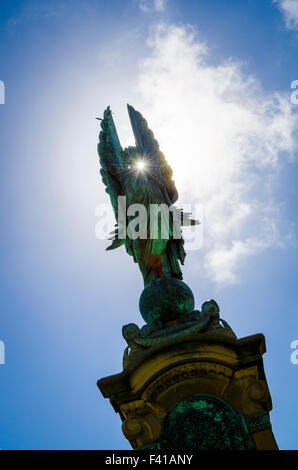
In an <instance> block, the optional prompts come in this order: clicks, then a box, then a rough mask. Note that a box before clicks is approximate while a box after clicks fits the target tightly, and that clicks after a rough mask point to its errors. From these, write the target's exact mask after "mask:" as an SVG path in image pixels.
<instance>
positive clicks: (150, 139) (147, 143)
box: [127, 104, 178, 204]
mask: <svg viewBox="0 0 298 470" xmlns="http://www.w3.org/2000/svg"><path fill="white" fill-rule="evenodd" d="M127 109H128V114H129V118H130V122H131V127H132V130H133V133H134V137H135V142H136V148H137V152H138V153H139V154H140V155H141V157H142V158H144V159H145V160H146V162H147V164H148V168H149V170H150V174H151V176H152V177H153V178H154V179H155V181H156V182H157V183H158V184H159V186H160V187H161V188H162V190H164V191H165V190H166V191H167V192H168V195H169V198H170V203H172V204H173V203H174V202H176V201H177V199H178V193H177V190H176V187H175V183H174V181H173V180H172V175H173V171H172V168H171V167H170V165H169V164H168V163H167V161H166V159H165V156H164V154H163V153H162V152H161V151H160V150H159V145H158V142H157V140H156V139H155V138H154V135H153V132H152V131H151V129H149V127H148V124H147V121H146V119H144V118H143V116H142V114H141V113H139V112H138V111H136V110H135V109H134V108H133V107H132V106H130V105H129V104H128V105H127Z"/></svg>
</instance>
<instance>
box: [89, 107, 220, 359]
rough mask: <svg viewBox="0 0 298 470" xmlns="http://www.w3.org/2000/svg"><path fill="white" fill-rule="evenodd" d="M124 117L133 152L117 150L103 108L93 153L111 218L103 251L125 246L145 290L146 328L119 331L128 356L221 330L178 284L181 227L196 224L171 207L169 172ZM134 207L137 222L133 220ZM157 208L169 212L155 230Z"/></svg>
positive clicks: (215, 312) (134, 121) (155, 148)
mask: <svg viewBox="0 0 298 470" xmlns="http://www.w3.org/2000/svg"><path fill="white" fill-rule="evenodd" d="M128 114H129V118H130V122H131V126H132V130H133V133H134V137H135V146H134V147H127V148H124V149H123V148H122V147H121V144H120V141H119V138H118V135H117V131H116V127H115V124H114V120H113V116H112V112H111V110H110V107H108V108H107V109H106V110H105V111H104V115H103V119H100V121H101V132H100V135H99V144H98V153H99V160H100V165H101V170H100V173H101V176H102V180H103V182H104V184H105V186H106V192H107V193H108V194H109V196H110V198H111V203H112V206H113V209H114V214H115V218H116V229H115V231H114V232H113V233H112V238H111V239H112V244H111V245H110V246H109V247H108V248H107V250H111V249H115V248H118V247H119V246H121V245H124V246H125V248H126V251H127V253H128V254H129V255H131V256H132V257H133V259H134V261H135V262H136V263H138V265H139V268H140V270H141V273H142V275H143V280H144V286H145V287H144V290H143V292H142V294H141V297H140V301H139V308H140V312H141V315H142V317H143V319H144V320H145V321H146V325H144V326H143V327H142V328H141V329H139V327H138V326H137V325H135V324H134V323H130V324H128V325H125V326H124V327H123V329H122V332H123V336H124V338H125V339H126V341H127V343H128V345H129V348H130V353H129V354H131V353H132V352H133V351H137V350H138V348H144V347H145V348H146V347H151V346H153V345H154V344H156V343H158V342H160V341H163V339H164V338H165V337H167V338H171V337H173V336H177V335H181V334H195V333H198V332H201V331H206V329H210V328H219V327H220V325H219V308H218V305H217V304H216V302H215V301H214V300H209V301H206V302H204V304H203V305H202V311H199V310H194V296H193V293H192V291H191V289H190V288H189V287H188V285H187V284H185V283H184V282H183V281H182V272H181V269H180V264H183V263H184V259H185V250H184V247H183V244H184V240H183V238H182V235H181V226H183V225H194V224H198V223H199V222H198V221H196V220H193V219H191V217H190V213H184V212H183V210H180V209H178V208H177V207H176V206H174V204H175V202H176V201H177V199H178V193H177V190H176V187H175V183H174V181H173V179H172V169H171V167H170V166H169V165H168V163H167V161H166V159H165V156H164V154H163V153H162V152H161V151H160V149H159V145H158V142H157V141H156V139H155V138H154V135H153V132H152V131H151V130H150V129H149V127H148V124H147V121H146V120H145V119H144V118H143V116H142V115H141V113H139V112H138V111H136V110H135V109H134V108H133V107H132V106H130V105H128ZM123 200H124V201H125V203H124V207H123V203H122V202H123ZM136 207H137V208H138V209H137V210H138V211H139V212H140V213H142V215H141V217H140V216H139V215H138V216H137V217H136V215H135V211H134V209H135V208H136ZM156 207H158V208H163V209H164V208H166V209H168V211H165V210H162V211H161V213H160V216H161V218H160V222H161V223H160V224H159V215H158V217H157V218H156V217H155V216H156V213H155V214H153V213H154V210H155V208H156ZM126 208H127V210H126ZM131 209H133V210H131ZM166 216H168V217H166ZM136 220H137V223H136ZM152 221H153V224H152ZM131 224H134V227H135V228H136V225H138V226H139V230H138V231H137V236H135V234H136V230H135V232H134V234H132V232H131V230H130V227H131ZM156 225H157V227H156ZM164 227H166V228H167V230H166V231H165V232H166V235H165V233H164V231H163V229H164ZM152 231H153V236H152ZM132 235H133V236H132ZM179 263H180V264H179ZM127 354H128V353H127Z"/></svg>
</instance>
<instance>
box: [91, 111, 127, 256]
mask: <svg viewBox="0 0 298 470" xmlns="http://www.w3.org/2000/svg"><path fill="white" fill-rule="evenodd" d="M101 129H102V130H101V132H100V134H99V143H98V155H99V162H100V165H101V169H100V174H101V176H102V181H103V183H104V184H105V186H106V192H107V193H108V194H109V196H110V199H111V203H112V207H113V210H114V214H115V217H116V220H117V221H118V196H119V195H122V193H123V190H122V185H121V178H122V175H123V174H124V173H125V171H126V167H127V162H126V157H125V154H124V152H123V150H122V147H121V145H120V141H119V138H118V134H117V131H116V127H115V124H114V120H113V116H112V112H111V110H110V106H108V107H107V109H106V110H105V111H104V115H103V119H102V120H101ZM112 235H113V237H112V239H113V240H114V241H113V243H112V245H110V246H109V247H108V248H107V249H108V250H110V249H114V248H117V247H118V246H120V245H122V244H123V240H118V238H117V235H118V228H117V225H116V230H115V232H113V234H112Z"/></svg>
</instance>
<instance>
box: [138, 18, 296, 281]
mask: <svg viewBox="0 0 298 470" xmlns="http://www.w3.org/2000/svg"><path fill="white" fill-rule="evenodd" d="M149 46H150V47H151V53H150V55H149V56H148V57H147V58H146V59H145V60H144V61H143V62H142V63H141V64H140V72H139V76H138V79H137V88H138V91H139V93H140V101H139V103H138V106H139V108H140V109H141V110H142V111H143V113H144V114H145V116H146V117H147V118H148V121H149V123H150V126H151V127H152V129H154V131H155V135H156V136H157V138H158V140H159V142H160V145H161V148H162V150H163V151H164V152H165V154H166V157H167V159H168V161H169V163H170V164H171V165H172V167H173V170H174V177H175V180H176V185H177V188H178V191H179V194H180V201H181V202H184V203H189V202H191V201H193V202H199V203H201V204H203V206H204V213H205V217H204V220H205V222H204V230H205V234H204V248H203V251H202V254H204V261H203V262H204V265H205V272H207V273H209V275H210V276H212V278H213V279H215V280H216V281H217V282H219V283H231V282H235V281H236V279H237V275H238V271H239V267H240V266H241V264H242V263H243V261H244V260H245V259H247V258H248V257H251V256H253V255H256V254H260V253H261V252H263V251H264V250H266V249H267V248H269V247H281V246H283V244H284V240H285V237H289V233H282V228H281V227H282V226H283V225H284V224H281V213H280V209H279V202H280V201H279V198H278V196H279V195H278V194H276V193H275V185H274V181H275V179H276V178H277V177H278V172H279V168H280V167H281V165H282V164H284V163H285V162H288V161H289V160H290V159H291V158H293V156H294V152H295V150H296V141H295V132H296V131H297V122H298V119H297V115H296V114H295V113H294V112H293V106H291V104H290V101H289V96H288V94H286V95H285V96H283V95H282V94H280V93H274V94H268V93H266V91H264V90H263V89H262V86H261V84H260V83H259V81H258V80H257V79H256V78H255V77H253V76H245V75H244V73H243V72H242V66H241V64H240V63H238V62H236V61H235V60H232V59H229V60H227V61H226V62H225V63H221V64H219V65H215V66H214V65H212V66H211V65H209V64H208V48H207V46H206V44H204V43H203V42H202V41H201V40H200V39H199V38H198V36H197V34H196V32H195V31H194V30H193V29H191V28H189V27H177V26H175V25H164V24H162V25H159V26H158V27H156V28H155V29H154V31H153V33H152V35H151V37H150V40H149Z"/></svg>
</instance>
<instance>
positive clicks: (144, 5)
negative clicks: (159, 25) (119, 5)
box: [139, 0, 167, 13]
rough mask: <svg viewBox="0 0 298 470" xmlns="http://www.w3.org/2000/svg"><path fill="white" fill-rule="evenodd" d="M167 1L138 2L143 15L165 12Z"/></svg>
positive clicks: (145, 0)
mask: <svg viewBox="0 0 298 470" xmlns="http://www.w3.org/2000/svg"><path fill="white" fill-rule="evenodd" d="M166 2H167V0H140V4H139V5H140V8H141V10H143V11H144V12H145V13H149V12H154V11H156V12H162V11H164V10H165V6H166Z"/></svg>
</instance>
